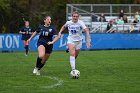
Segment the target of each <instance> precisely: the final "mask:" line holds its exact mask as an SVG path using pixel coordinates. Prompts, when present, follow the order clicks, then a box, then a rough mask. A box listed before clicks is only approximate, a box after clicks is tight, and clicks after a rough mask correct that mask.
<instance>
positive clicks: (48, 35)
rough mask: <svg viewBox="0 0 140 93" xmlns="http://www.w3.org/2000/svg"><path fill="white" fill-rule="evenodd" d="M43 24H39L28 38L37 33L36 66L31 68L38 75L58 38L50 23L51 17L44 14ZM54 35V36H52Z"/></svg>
mask: <svg viewBox="0 0 140 93" xmlns="http://www.w3.org/2000/svg"><path fill="white" fill-rule="evenodd" d="M44 23H45V25H41V26H39V27H38V29H37V30H36V31H35V32H34V33H33V34H32V36H31V37H30V38H29V39H28V41H29V42H30V40H31V39H32V38H33V37H34V36H35V35H36V34H37V33H39V39H38V42H37V47H38V57H37V61H36V66H35V68H34V70H33V74H36V75H40V70H41V68H42V67H43V66H44V65H45V63H46V61H47V60H48V58H49V56H50V54H51V53H52V49H53V43H54V42H55V41H57V40H58V35H57V31H56V29H55V27H54V26H52V25H51V17H50V16H46V17H45V18H44ZM53 36H54V38H53Z"/></svg>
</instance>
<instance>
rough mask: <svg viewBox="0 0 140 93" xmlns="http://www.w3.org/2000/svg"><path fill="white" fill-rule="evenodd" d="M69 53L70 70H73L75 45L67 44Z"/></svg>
mask: <svg viewBox="0 0 140 93" xmlns="http://www.w3.org/2000/svg"><path fill="white" fill-rule="evenodd" d="M68 48H69V53H70V65H71V69H72V70H74V69H75V45H74V44H72V43H68Z"/></svg>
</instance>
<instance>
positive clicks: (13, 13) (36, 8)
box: [0, 0, 140, 33]
mask: <svg viewBox="0 0 140 93" xmlns="http://www.w3.org/2000/svg"><path fill="white" fill-rule="evenodd" d="M66 4H140V0H0V33H18V31H19V28H20V27H21V26H23V25H24V20H29V21H30V22H31V26H32V27H33V28H36V27H37V26H38V25H39V24H41V23H42V22H41V21H42V20H43V17H44V16H45V15H50V16H51V17H52V19H53V20H52V22H53V24H54V25H55V26H56V27H57V29H60V26H61V25H62V24H64V22H65V19H66Z"/></svg>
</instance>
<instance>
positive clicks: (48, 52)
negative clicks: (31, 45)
mask: <svg viewBox="0 0 140 93" xmlns="http://www.w3.org/2000/svg"><path fill="white" fill-rule="evenodd" d="M40 45H43V46H44V47H45V53H47V54H51V53H52V49H53V44H50V45H48V44H45V43H43V42H38V43H37V47H39V46H40Z"/></svg>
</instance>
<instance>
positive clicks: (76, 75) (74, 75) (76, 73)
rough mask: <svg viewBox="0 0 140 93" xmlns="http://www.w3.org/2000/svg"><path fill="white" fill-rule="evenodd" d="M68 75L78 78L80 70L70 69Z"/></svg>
mask: <svg viewBox="0 0 140 93" xmlns="http://www.w3.org/2000/svg"><path fill="white" fill-rule="evenodd" d="M70 75H71V77H72V78H74V79H78V78H79V77H80V71H79V70H72V71H71V72H70Z"/></svg>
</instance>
